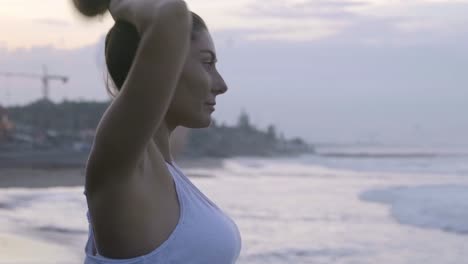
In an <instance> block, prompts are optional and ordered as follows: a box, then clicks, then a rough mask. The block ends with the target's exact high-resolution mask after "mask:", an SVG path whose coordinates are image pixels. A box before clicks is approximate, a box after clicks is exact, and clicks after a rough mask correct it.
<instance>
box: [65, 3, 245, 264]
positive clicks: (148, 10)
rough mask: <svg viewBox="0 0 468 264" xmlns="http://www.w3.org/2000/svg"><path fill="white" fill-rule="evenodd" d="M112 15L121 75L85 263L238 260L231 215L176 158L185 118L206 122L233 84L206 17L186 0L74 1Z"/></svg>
mask: <svg viewBox="0 0 468 264" xmlns="http://www.w3.org/2000/svg"><path fill="white" fill-rule="evenodd" d="M74 4H75V6H76V7H77V9H78V10H79V11H80V12H81V13H82V14H84V15H86V16H94V15H98V14H102V13H104V12H106V11H110V13H111V15H112V17H113V18H114V20H115V24H114V26H113V27H112V28H111V29H110V31H109V32H108V34H107V37H106V45H105V56H106V64H107V69H108V72H109V76H110V79H111V80H112V83H113V84H114V85H113V87H114V88H115V91H114V92H113V100H112V102H111V104H110V105H109V107H108V108H107V110H106V111H105V113H104V115H103V116H102V118H101V120H100V122H99V124H98V127H97V129H96V135H95V139H94V143H93V147H92V150H91V152H90V154H89V158H88V161H87V164H86V183H85V195H86V199H87V205H88V220H89V237H88V241H87V244H86V247H85V253H86V256H85V263H87V264H93V263H96V264H97V263H120V264H122V263H128V264H130V263H132V264H135V263H145V264H150V263H151V264H157V263H175V264H177V263H204V264H207V263H216V264H224V263H235V262H236V260H237V258H238V257H239V254H240V250H241V237H240V233H239V230H238V228H237V226H236V224H235V223H234V221H232V219H231V218H230V217H229V216H228V215H227V214H225V213H224V212H223V211H222V210H221V209H220V208H219V207H218V206H217V205H216V204H214V203H213V202H212V201H211V200H210V199H209V198H207V197H206V196H205V195H204V194H203V193H202V192H201V191H200V190H199V189H198V188H197V187H196V186H195V185H193V183H192V182H191V181H190V180H189V178H187V177H186V175H185V174H184V173H183V172H182V171H181V169H180V167H179V166H178V165H177V164H175V162H174V160H173V158H172V156H171V146H170V144H169V142H170V140H169V139H170V136H171V133H172V132H173V131H174V129H175V128H176V127H178V126H182V127H187V128H205V127H208V126H209V125H210V123H211V114H212V112H213V111H214V105H215V102H216V96H218V95H221V94H223V93H225V92H226V91H227V86H226V84H225V82H224V80H223V79H222V77H221V76H220V74H219V73H218V71H217V69H216V67H215V63H216V52H215V47H214V44H213V41H212V39H211V36H210V34H209V31H208V29H207V27H206V25H205V23H204V22H203V20H202V19H201V18H200V17H199V16H198V15H196V14H195V13H193V12H190V11H189V9H188V6H187V4H186V3H185V2H184V1H182V0H111V1H109V0H99V1H98V0H74Z"/></svg>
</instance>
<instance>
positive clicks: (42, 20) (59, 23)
mask: <svg viewBox="0 0 468 264" xmlns="http://www.w3.org/2000/svg"><path fill="white" fill-rule="evenodd" d="M33 22H34V23H36V24H43V25H47V26H56V27H71V26H72V25H71V23H70V22H69V21H65V20H60V19H53V18H37V19H33Z"/></svg>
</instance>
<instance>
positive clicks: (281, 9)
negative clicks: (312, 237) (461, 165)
mask: <svg viewBox="0 0 468 264" xmlns="http://www.w3.org/2000/svg"><path fill="white" fill-rule="evenodd" d="M186 2H187V4H188V6H189V8H190V9H191V10H192V11H194V12H196V13H198V14H199V15H201V16H202V17H203V18H204V20H205V21H206V23H207V24H208V27H209V29H210V31H211V33H212V36H213V39H214V42H215V45H216V49H217V55H218V57H219V59H218V60H219V62H218V68H219V71H220V72H221V74H222V75H223V77H224V79H225V80H226V83H227V84H228V87H229V90H228V92H227V93H226V94H224V95H221V96H219V97H218V98H217V102H218V104H217V108H216V111H215V112H214V113H213V117H214V118H215V119H216V120H218V121H220V122H225V123H227V124H235V123H236V121H237V118H238V115H239V113H240V112H241V110H242V109H245V110H246V111H247V112H248V113H249V114H250V116H251V120H252V123H254V125H255V126H257V127H258V128H260V129H265V128H266V127H267V126H268V125H269V124H275V125H276V126H277V128H278V130H279V131H282V132H284V134H285V136H286V137H296V136H299V137H302V138H304V139H306V140H308V141H309V142H312V143H315V142H317V143H318V142H320V143H356V142H360V143H382V144H401V145H408V144H410V145H431V144H435V145H455V146H457V145H462V144H463V145H468V137H466V135H468V116H467V113H468V74H467V70H468V27H467V26H466V25H468V16H467V15H466V14H468V0H464V1H461V0H460V1H457V0H453V1H442V0H406V1H402V0H400V1H397V0H327V1H326V0H315V1H313V0H301V1H299V0H270V1H258V0H237V1H227V0H217V1H212V0H192V1H190V0H187V1H186ZM112 24H113V21H112V18H111V17H110V16H109V15H104V16H102V17H98V18H94V19H85V18H83V17H82V16H80V15H79V14H77V12H76V11H74V9H73V7H72V5H71V1H64V0H42V1H35V0H0V32H1V33H2V34H0V72H28V73H41V71H42V65H44V64H45V65H47V68H48V70H49V72H50V73H54V74H62V75H66V76H68V77H69V78H70V81H69V82H67V83H65V84H63V83H60V82H54V83H52V84H51V99H52V100H53V101H56V102H60V101H62V100H64V99H67V100H97V101H104V100H106V99H108V97H107V94H106V91H105V87H104V76H105V75H104V68H103V40H104V37H105V34H106V33H107V31H108V30H109V28H110V27H111V26H112ZM40 87H41V84H40V82H39V81H38V80H34V79H30V80H27V79H19V78H12V77H10V78H5V77H0V104H2V105H7V106H8V105H15V104H26V103H28V102H32V101H34V100H37V99H38V98H40V97H41V89H40Z"/></svg>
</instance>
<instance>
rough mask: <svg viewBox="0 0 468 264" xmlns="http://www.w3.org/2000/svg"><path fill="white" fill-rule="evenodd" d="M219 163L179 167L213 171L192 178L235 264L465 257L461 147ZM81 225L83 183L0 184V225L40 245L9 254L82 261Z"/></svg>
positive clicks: (428, 261)
mask: <svg viewBox="0 0 468 264" xmlns="http://www.w3.org/2000/svg"><path fill="white" fill-rule="evenodd" d="M223 164H224V166H223V167H222V168H216V169H186V170H185V171H184V172H185V173H186V174H187V175H189V176H190V175H196V174H205V175H210V176H213V177H191V180H192V182H193V183H194V184H195V185H196V186H197V187H198V188H199V189H200V190H202V192H204V193H205V194H206V195H207V196H208V197H209V198H210V199H211V200H213V201H214V202H215V203H217V204H218V205H219V206H220V207H221V208H223V210H224V211H225V212H226V213H228V214H229V215H230V216H231V217H232V218H233V219H234V220H235V222H236V223H237V225H238V227H239V230H240V231H241V235H242V251H241V255H240V257H239V259H238V262H237V263H239V264H260V263H268V264H279V263H311V264H312V263H313V264H320V263H339V264H375V263H380V264H414V263H424V264H441V263H444V264H463V263H468V148H464V147H451V148H421V147H419V148H408V147H382V146H366V147H363V146H351V145H350V146H321V147H319V148H318V149H317V153H316V154H310V155H302V156H299V157H291V158H254V157H242V158H230V159H225V160H224V161H223ZM87 228H88V225H87V220H86V200H85V197H84V195H83V188H82V187H71V188H70V187H56V188H44V189H27V188H7V189H0V233H3V234H12V235H15V236H20V237H24V238H30V239H32V240H34V241H35V243H41V247H42V248H43V249H44V250H43V251H42V252H41V254H40V256H41V257H39V254H38V255H37V256H36V257H31V258H29V259H26V258H25V260H24V262H18V263H42V264H48V263H70V264H74V263H83V259H84V246H85V242H86V239H87V232H88V230H87ZM0 247H1V246H0ZM28 250H29V249H28V248H24V249H22V251H23V252H25V255H26V254H29V253H28ZM47 250H48V251H47ZM45 252H50V253H47V254H46V253H45ZM41 258H42V259H41ZM0 263H11V262H8V259H2V256H0ZM15 263H17V262H15Z"/></svg>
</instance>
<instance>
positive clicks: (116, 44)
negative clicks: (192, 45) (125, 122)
mask: <svg viewBox="0 0 468 264" xmlns="http://www.w3.org/2000/svg"><path fill="white" fill-rule="evenodd" d="M190 13H191V14H192V32H191V40H194V39H196V36H197V33H198V32H200V31H202V30H206V29H207V27H206V24H205V22H204V21H203V19H202V18H201V17H200V16H198V15H197V14H195V13H193V12H190ZM139 42H140V36H139V34H138V31H137V29H136V28H135V27H134V26H133V25H132V24H130V23H128V22H125V21H116V22H115V24H114V26H113V27H112V28H111V29H110V31H109V33H107V36H106V41H105V57H106V65H107V70H108V71H109V75H110V77H111V79H112V81H113V83H114V85H109V82H107V85H106V87H107V92H108V93H109V95H111V96H112V97H115V96H116V94H117V93H118V91H120V89H121V88H122V85H123V83H124V81H125V79H126V78H127V75H128V72H129V71H130V67H131V66H132V63H133V59H134V58H135V55H136V52H137V48H138V44H139ZM112 86H113V88H112Z"/></svg>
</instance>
